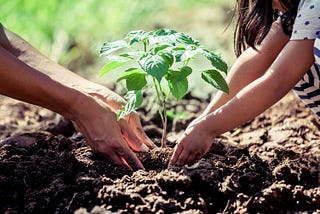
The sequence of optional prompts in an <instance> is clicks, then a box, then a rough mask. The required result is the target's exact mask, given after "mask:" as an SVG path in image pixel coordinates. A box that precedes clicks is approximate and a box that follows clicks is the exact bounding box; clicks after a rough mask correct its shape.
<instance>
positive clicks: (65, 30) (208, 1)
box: [0, 0, 235, 82]
mask: <svg viewBox="0 0 320 214" xmlns="http://www.w3.org/2000/svg"><path fill="white" fill-rule="evenodd" d="M234 4H235V2H234V0H161V1H158V0H131V1H130V0H0V5H1V6H0V7H1V13H0V21H1V23H2V24H3V25H4V26H5V27H7V28H9V29H10V30H12V31H13V32H15V33H17V34H19V35H20V36H21V37H23V38H24V39H25V40H27V41H28V42H29V43H31V44H32V45H33V46H34V47H36V48H37V49H39V50H40V51H41V52H42V53H44V54H45V55H47V56H48V57H49V58H51V59H53V60H55V61H57V62H58V63H60V64H62V65H64V66H66V67H68V68H69V69H71V70H73V71H74V72H76V73H79V74H80V75H82V76H85V77H87V78H90V79H92V80H96V81H98V82H101V81H103V80H101V79H99V78H98V72H99V70H100V69H101V68H102V66H103V65H104V63H105V59H103V58H100V57H99V49H100V47H101V45H102V43H103V42H105V41H112V40H118V39H122V38H123V37H124V36H125V34H126V33H128V32H129V31H131V30H138V29H141V30H145V31H149V30H155V29H158V28H170V29H174V30H177V31H181V32H184V33H187V34H189V35H191V36H192V37H193V38H195V39H197V40H199V41H200V43H202V44H203V45H205V46H207V47H208V48H209V49H211V50H214V51H217V52H220V53H221V54H222V57H223V58H224V59H225V60H226V61H227V63H228V64H229V65H230V64H231V63H232V62H233V61H234V54H233V30H234V25H233V23H232V22H231V19H232V16H233V8H234ZM228 26H229V27H228Z"/></svg>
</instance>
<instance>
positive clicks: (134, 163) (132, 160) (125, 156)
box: [117, 147, 144, 170]
mask: <svg viewBox="0 0 320 214" xmlns="http://www.w3.org/2000/svg"><path fill="white" fill-rule="evenodd" d="M117 154H118V155H119V157H120V159H121V162H122V163H123V164H124V165H128V166H129V167H132V168H131V169H133V170H138V169H144V167H143V165H142V163H141V162H140V160H139V159H138V158H137V156H136V155H135V154H134V153H133V152H132V151H131V150H130V149H129V147H128V148H127V149H122V150H119V151H117Z"/></svg>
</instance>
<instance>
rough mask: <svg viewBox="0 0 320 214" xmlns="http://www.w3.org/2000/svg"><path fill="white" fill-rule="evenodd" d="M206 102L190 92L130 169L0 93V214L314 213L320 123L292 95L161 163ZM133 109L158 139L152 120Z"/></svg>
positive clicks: (318, 208)
mask: <svg viewBox="0 0 320 214" xmlns="http://www.w3.org/2000/svg"><path fill="white" fill-rule="evenodd" d="M209 100H210V97H208V99H200V98H197V97H194V96H192V95H191V94H188V96H186V99H184V100H183V101H182V102H181V104H179V105H175V104H173V105H172V106H170V109H171V110H172V111H173V112H181V111H184V112H187V114H186V116H185V117H184V118H182V119H181V118H180V119H171V120H170V121H169V131H170V133H169V136H168V141H169V142H168V144H169V146H168V148H166V149H159V148H157V149H154V150H151V151H150V152H148V153H142V154H138V156H139V158H140V159H141V161H142V162H143V164H144V166H145V168H146V170H139V171H135V172H131V171H128V170H126V169H124V168H122V167H119V166H117V165H115V164H113V163H111V162H109V161H108V160H106V159H105V158H103V157H100V156H98V155H96V154H93V153H92V151H91V149H90V148H89V147H88V146H87V145H86V141H85V139H84V138H83V137H82V135H81V134H80V133H79V132H77V131H76V130H75V129H74V127H73V126H72V124H71V123H70V122H69V121H67V120H65V119H64V118H62V117H61V116H59V115H57V114H55V113H52V112H50V111H48V110H45V109H42V108H39V107H36V106H33V105H29V104H26V103H22V102H17V101H15V100H12V99H9V98H5V97H0V213H77V214H80V213H82V214H85V213H184V214H187V213H312V212H314V213H317V212H318V213H319V212H320V185H319V184H320V179H319V172H320V165H319V161H320V134H319V127H320V121H319V119H318V118H317V117H316V116H314V115H313V114H312V113H311V112H310V111H309V110H308V108H306V107H305V106H304V105H303V104H302V103H301V102H300V101H299V100H298V99H297V98H296V97H295V96H294V95H293V94H291V93H290V94H289V95H287V96H286V97H285V98H283V99H282V100H281V101H280V102H279V103H278V104H276V105H275V106H273V107H272V108H270V109H269V110H267V111H266V112H264V113H263V114H262V115H260V116H258V117H257V118H255V119H254V120H252V121H250V122H247V123H246V124H244V125H242V126H241V127H239V128H237V129H235V130H233V131H231V132H228V133H225V134H224V135H222V136H220V137H219V138H217V139H216V141H215V143H214V144H213V145H212V147H211V149H210V151H209V152H208V153H207V154H206V155H205V156H204V157H203V158H202V159H201V160H200V161H199V162H198V163H196V164H194V165H192V166H184V167H168V159H169V157H170V156H171V154H172V148H173V146H174V140H175V139H176V138H177V137H178V136H179V135H180V134H181V133H182V131H183V130H184V129H185V128H186V126H187V125H188V123H189V122H190V121H191V120H192V119H194V118H195V117H196V116H197V115H198V114H199V113H200V112H201V110H203V109H204V108H205V106H206V104H207V103H208V101H209ZM145 109H146V110H141V111H139V113H140V115H141V119H142V123H143V126H144V128H145V131H146V133H147V134H148V136H149V137H150V138H151V139H153V140H154V142H156V143H159V139H160V137H161V129H160V128H159V127H161V126H160V123H159V118H158V116H157V114H155V113H154V111H153V110H152V107H150V106H149V107H148V106H146V108H145Z"/></svg>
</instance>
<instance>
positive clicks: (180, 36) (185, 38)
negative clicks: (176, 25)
mask: <svg viewBox="0 0 320 214" xmlns="http://www.w3.org/2000/svg"><path fill="white" fill-rule="evenodd" d="M175 36H176V41H177V43H178V44H183V45H195V46H199V45H200V43H199V42H198V41H197V40H195V39H193V38H192V37H191V36H189V35H188V34H185V33H176V35H175Z"/></svg>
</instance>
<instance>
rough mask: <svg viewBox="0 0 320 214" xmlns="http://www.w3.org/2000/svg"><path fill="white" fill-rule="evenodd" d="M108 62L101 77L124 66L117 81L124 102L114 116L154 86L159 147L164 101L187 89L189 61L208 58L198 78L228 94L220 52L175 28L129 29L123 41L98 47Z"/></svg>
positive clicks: (135, 103)
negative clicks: (123, 88) (123, 92)
mask: <svg viewBox="0 0 320 214" xmlns="http://www.w3.org/2000/svg"><path fill="white" fill-rule="evenodd" d="M100 55H101V56H106V57H107V59H108V63H107V64H106V65H105V66H104V67H103V68H102V70H101V71H100V76H103V75H105V74H106V73H108V72H109V71H111V70H114V69H116V68H119V67H121V66H124V65H126V66H127V68H126V69H125V70H124V71H123V72H122V73H121V74H120V76H119V77H118V79H117V82H119V81H122V80H124V81H125V83H126V88H127V94H126V95H125V99H126V100H127V103H126V105H124V106H123V107H122V109H121V110H119V112H118V115H117V118H118V119H120V118H123V117H125V116H126V115H128V114H130V113H131V112H132V111H134V110H136V109H137V108H139V107H140V106H141V105H142V102H143V92H144V90H145V89H147V88H148V87H150V86H151V87H152V88H154V89H155V92H156V95H157V101H158V112H159V115H160V117H161V121H162V125H163V133H162V139H161V146H162V147H164V146H166V135H167V114H166V112H167V101H168V98H169V97H170V96H171V95H173V96H174V97H175V98H176V99H177V100H178V101H179V100H181V99H182V98H183V96H184V95H185V94H186V93H187V92H188V88H189V87H188V78H187V77H188V76H189V75H190V74H191V73H192V72H193V68H192V67H191V66H190V61H191V60H193V59H195V57H196V56H197V55H202V56H204V57H205V59H207V60H209V61H210V64H211V66H212V67H211V66H210V67H211V68H209V69H206V70H203V71H199V73H200V74H201V78H202V79H203V80H204V81H205V82H207V83H209V84H211V85H212V86H213V87H215V88H216V89H218V90H222V91H224V92H226V93H229V89H228V85H227V83H226V81H225V80H224V75H226V73H227V70H228V66H227V64H226V63H225V62H224V60H223V59H222V58H221V56H220V55H218V54H216V53H214V52H212V51H210V50H208V49H207V48H206V47H204V46H203V45H201V44H200V43H199V42H198V41H197V40H195V39H193V38H192V37H191V36H189V35H187V34H185V33H180V32H176V31H174V30H168V29H159V30H156V31H151V32H145V31H141V30H139V31H131V32H129V33H128V34H127V35H126V36H125V38H124V39H123V40H118V41H113V42H105V43H104V44H103V46H102V48H101V50H100Z"/></svg>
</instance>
